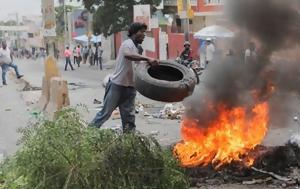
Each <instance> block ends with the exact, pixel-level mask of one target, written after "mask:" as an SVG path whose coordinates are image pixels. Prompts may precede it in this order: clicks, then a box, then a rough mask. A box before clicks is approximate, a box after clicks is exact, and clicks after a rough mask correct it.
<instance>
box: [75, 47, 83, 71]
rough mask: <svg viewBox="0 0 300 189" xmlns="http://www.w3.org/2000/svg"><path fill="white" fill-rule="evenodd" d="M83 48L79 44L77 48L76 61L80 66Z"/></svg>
mask: <svg viewBox="0 0 300 189" xmlns="http://www.w3.org/2000/svg"><path fill="white" fill-rule="evenodd" d="M81 59H82V58H81V48H80V45H77V48H76V63H77V65H78V67H80V62H81Z"/></svg>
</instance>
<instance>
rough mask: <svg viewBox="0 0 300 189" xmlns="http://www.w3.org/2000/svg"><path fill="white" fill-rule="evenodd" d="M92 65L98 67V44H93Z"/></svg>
mask: <svg viewBox="0 0 300 189" xmlns="http://www.w3.org/2000/svg"><path fill="white" fill-rule="evenodd" d="M94 47H95V48H94V65H96V66H99V56H98V51H99V45H98V43H95V44H94Z"/></svg>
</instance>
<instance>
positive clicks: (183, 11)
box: [177, 0, 189, 41]
mask: <svg viewBox="0 0 300 189" xmlns="http://www.w3.org/2000/svg"><path fill="white" fill-rule="evenodd" d="M177 6H178V14H179V16H180V18H181V28H182V29H183V31H184V39H185V41H189V16H188V11H189V10H188V9H189V0H177Z"/></svg>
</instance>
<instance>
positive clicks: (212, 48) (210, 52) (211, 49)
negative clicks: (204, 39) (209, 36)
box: [206, 43, 216, 62]
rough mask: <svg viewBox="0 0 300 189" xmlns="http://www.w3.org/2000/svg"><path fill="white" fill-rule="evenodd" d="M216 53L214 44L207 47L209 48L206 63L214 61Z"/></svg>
mask: <svg viewBox="0 0 300 189" xmlns="http://www.w3.org/2000/svg"><path fill="white" fill-rule="evenodd" d="M215 51H216V49H215V46H214V45H213V44H212V43H211V44H209V45H207V47H206V61H209V62H210V61H212V59H213V57H214V53H215Z"/></svg>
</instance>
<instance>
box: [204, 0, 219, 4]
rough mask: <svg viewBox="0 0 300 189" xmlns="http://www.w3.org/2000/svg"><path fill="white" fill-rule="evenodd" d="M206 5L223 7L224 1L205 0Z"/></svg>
mask: <svg viewBox="0 0 300 189" xmlns="http://www.w3.org/2000/svg"><path fill="white" fill-rule="evenodd" d="M204 2H205V5H223V4H224V0H205V1H204Z"/></svg>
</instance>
